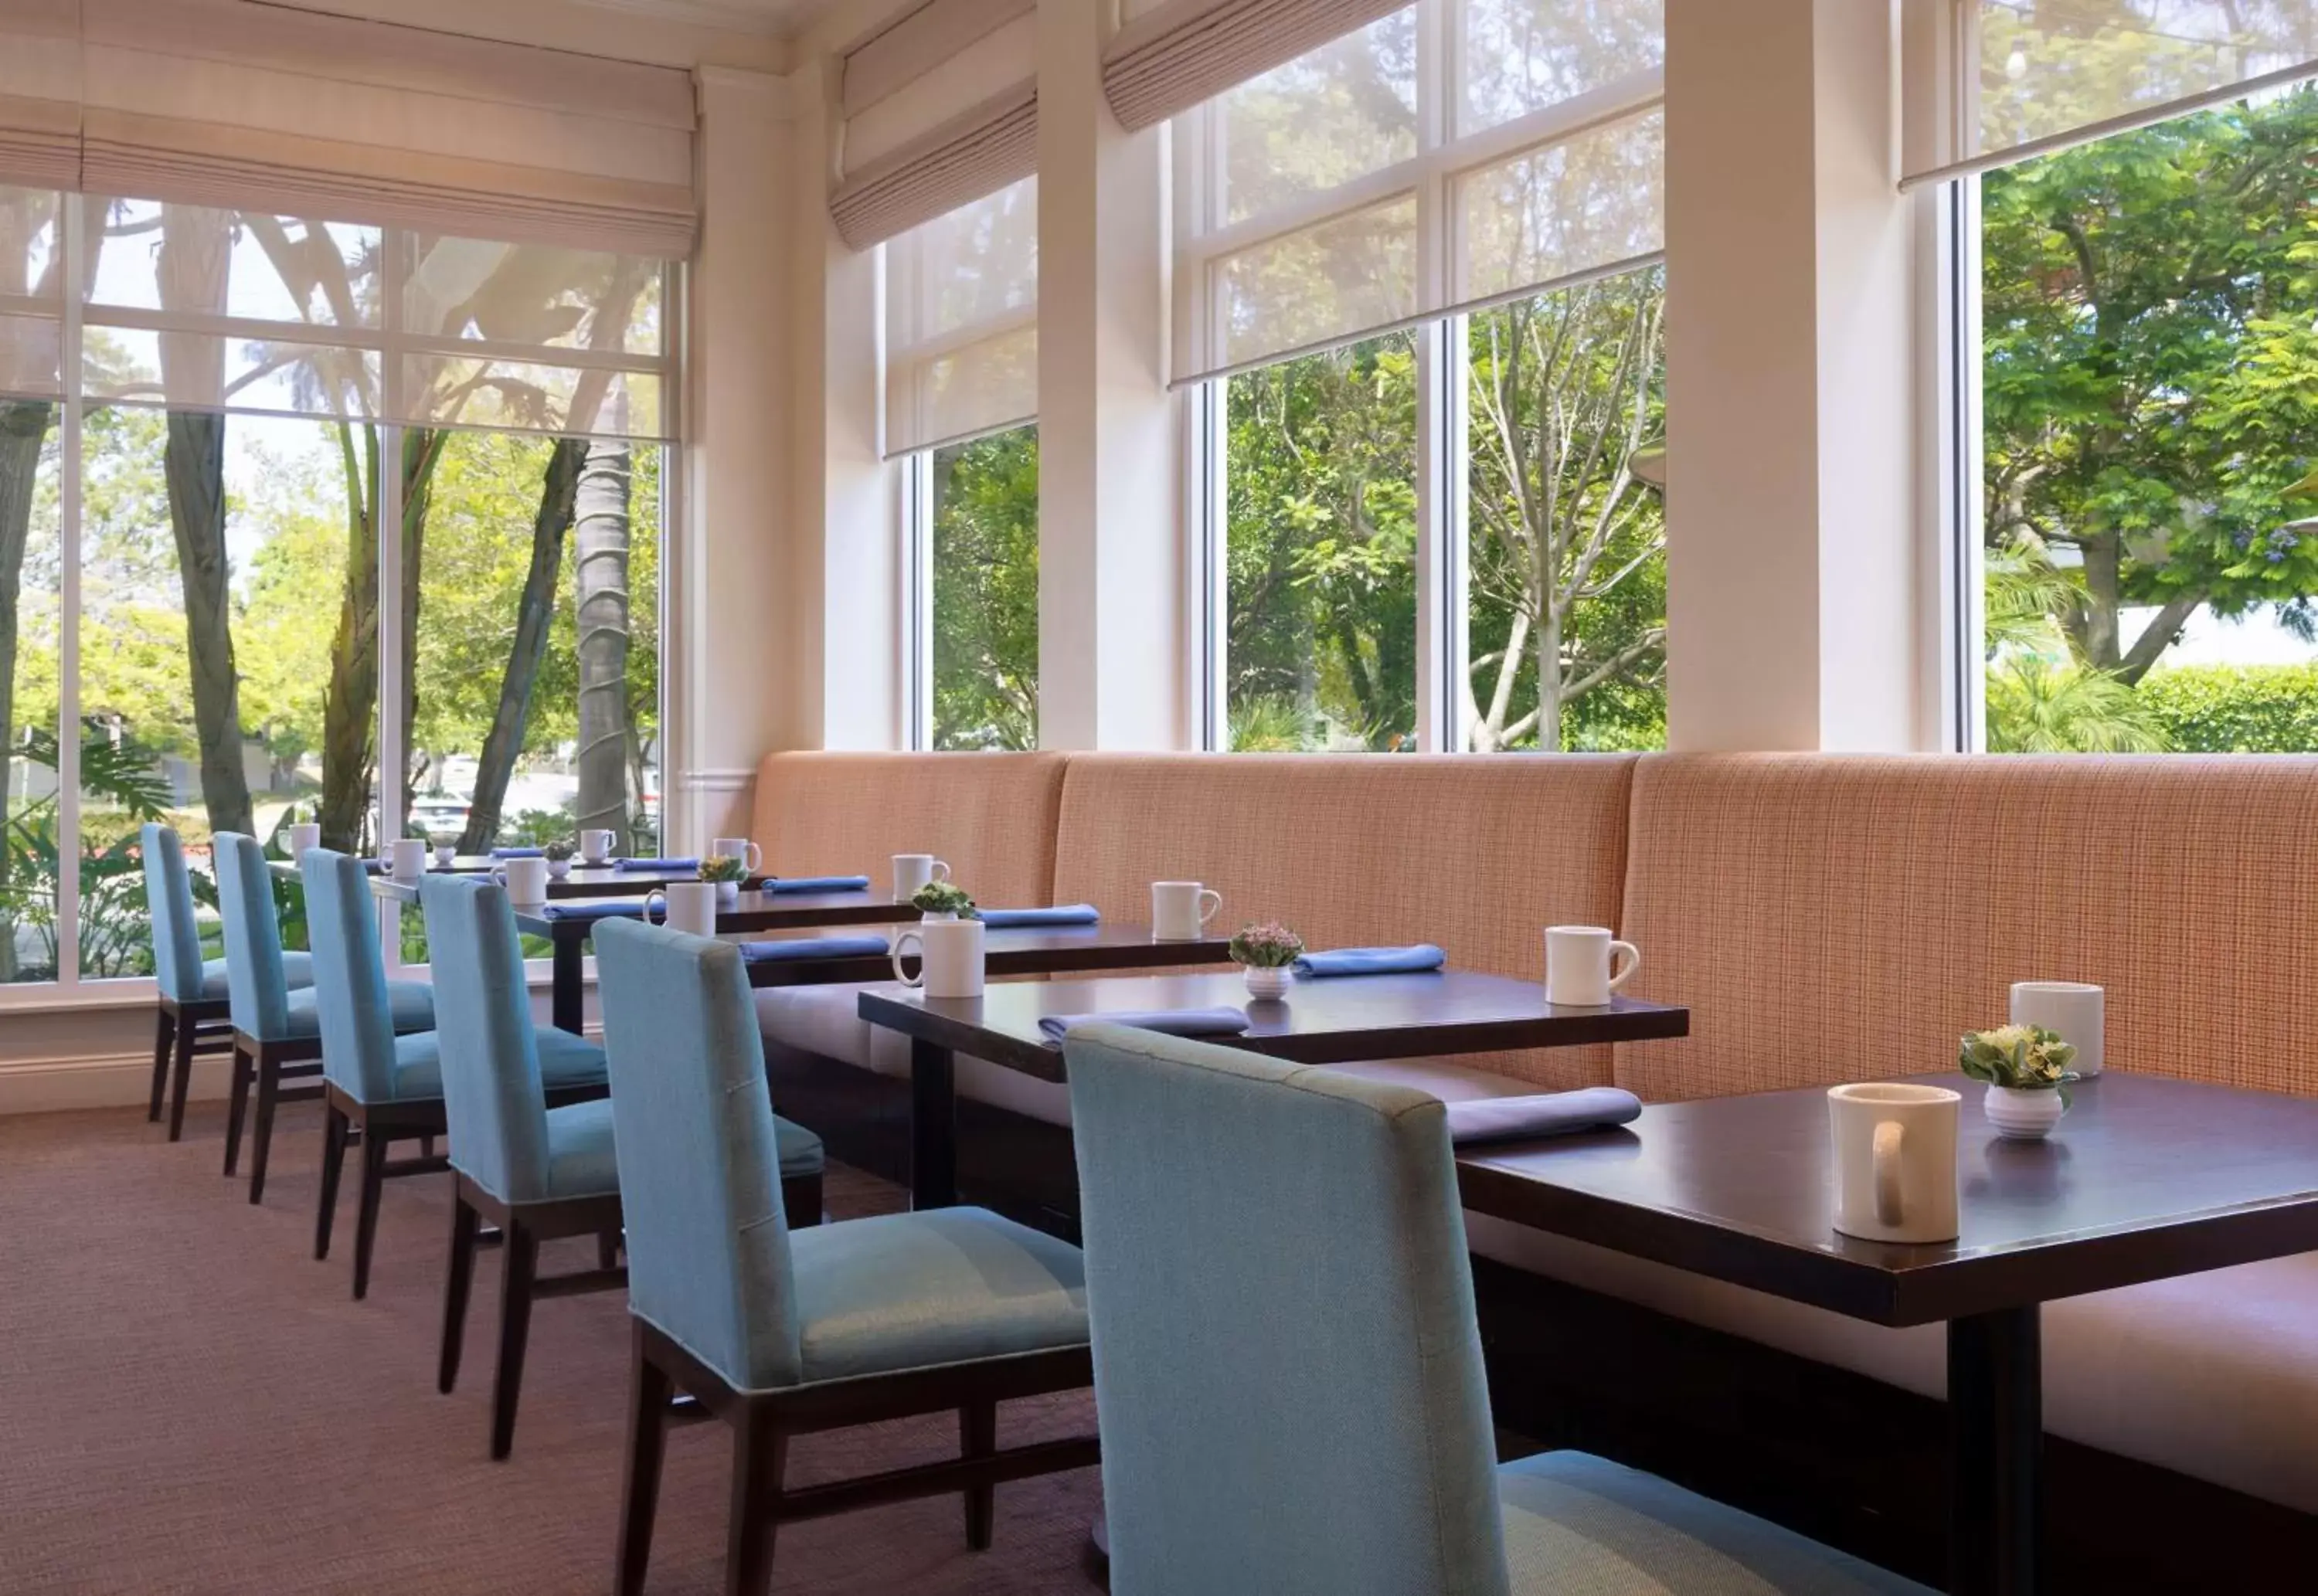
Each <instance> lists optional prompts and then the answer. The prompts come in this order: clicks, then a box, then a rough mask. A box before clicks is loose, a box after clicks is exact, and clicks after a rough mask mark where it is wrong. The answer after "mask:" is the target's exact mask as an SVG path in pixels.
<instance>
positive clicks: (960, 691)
mask: <svg viewBox="0 0 2318 1596" xmlns="http://www.w3.org/2000/svg"><path fill="white" fill-rule="evenodd" d="M922 459H923V461H924V471H925V472H926V475H927V478H928V486H927V495H928V504H929V506H930V512H931V513H930V516H929V517H928V535H929V547H928V549H927V551H926V553H927V579H926V588H927V591H928V593H929V595H930V623H931V638H930V643H931V649H930V652H931V659H930V669H931V680H930V693H931V696H930V706H929V707H930V714H931V721H930V725H929V726H928V727H927V730H926V735H925V737H924V738H923V740H922V744H923V746H924V747H927V748H931V749H1034V748H1036V747H1038V428H1037V427H1035V426H1020V427H1016V428H1014V429H1013V430H1012V431H1011V432H1002V433H994V434H992V435H990V436H987V437H982V438H976V439H974V440H973V441H971V442H969V443H964V444H948V445H946V446H945V447H942V448H939V449H934V450H930V451H928V453H926V454H925V455H924V456H923V457H922Z"/></svg>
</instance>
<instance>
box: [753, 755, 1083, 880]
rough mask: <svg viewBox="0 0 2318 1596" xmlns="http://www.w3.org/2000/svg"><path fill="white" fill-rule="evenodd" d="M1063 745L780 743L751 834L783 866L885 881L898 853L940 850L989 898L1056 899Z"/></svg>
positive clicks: (764, 772) (760, 791)
mask: <svg viewBox="0 0 2318 1596" xmlns="http://www.w3.org/2000/svg"><path fill="white" fill-rule="evenodd" d="M1064 760H1065V756H1063V755H1061V754H1047V753H1037V754H963V753H961V754H879V753H868V754H848V753H821V752H806V753H780V754H771V755H768V756H767V757H766V758H765V761H764V763H763V764H762V765H760V766H759V767H758V770H757V794H756V805H755V810H754V816H755V818H754V821H753V829H752V831H751V833H750V835H751V836H752V837H753V838H754V839H755V840H756V841H757V842H758V844H759V845H760V846H761V847H763V848H764V850H765V868H766V869H768V870H769V871H771V872H772V873H774V874H777V875H851V874H862V875H867V877H869V879H870V883H871V885H872V887H873V888H874V889H875V890H877V891H880V892H882V891H885V889H886V888H887V887H888V886H889V885H890V883H891V880H892V874H893V856H894V855H895V854H904V853H931V854H938V855H939V856H941V857H942V858H944V859H946V860H948V863H949V866H950V870H951V873H952V874H953V875H954V876H955V877H956V879H957V881H958V882H959V883H960V884H962V885H964V886H965V887H966V890H968V891H969V892H973V893H974V895H975V897H976V898H978V899H980V900H981V901H983V902H984V903H989V904H993V905H1006V906H1017V905H1020V906H1026V907H1027V906H1029V905H1032V904H1041V903H1046V902H1048V901H1050V893H1051V891H1052V888H1053V884H1054V878H1055V828H1056V811H1057V809H1058V808H1059V806H1060V804H1061V802H1062V795H1063V768H1064Z"/></svg>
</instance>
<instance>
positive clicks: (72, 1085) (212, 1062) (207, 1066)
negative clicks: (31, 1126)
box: [0, 1053, 231, 1116]
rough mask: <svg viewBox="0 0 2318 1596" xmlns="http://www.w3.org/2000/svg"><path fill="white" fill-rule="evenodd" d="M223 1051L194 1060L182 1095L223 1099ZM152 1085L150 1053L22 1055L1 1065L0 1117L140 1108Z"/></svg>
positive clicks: (191, 1098)
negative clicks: (213, 1055)
mask: <svg viewBox="0 0 2318 1596" xmlns="http://www.w3.org/2000/svg"><path fill="white" fill-rule="evenodd" d="M229 1063H231V1061H230V1060H229V1059H227V1058H225V1057H223V1056H222V1055H220V1056H215V1057H204V1058H197V1059H195V1060H194V1061H193V1079H192V1080H191V1081H189V1082H188V1083H187V1087H186V1091H185V1099H186V1101H188V1102H205V1101H215V1100H220V1099H222V1098H224V1097H225V1095H226V1089H227V1087H228V1086H229V1084H230V1080H229V1071H228V1066H229ZM152 1089H153V1055H152V1054H149V1053H143V1054H137V1053H114V1054H88V1055H85V1056H82V1057H60V1058H41V1059H22V1060H17V1061H15V1062H13V1063H8V1064H4V1065H0V1116H6V1115H12V1114H52V1113H57V1112H60V1111H62V1110H66V1109H73V1108H130V1107H143V1106H144V1105H145V1104H146V1103H147V1102H148V1100H149V1098H150V1094H151V1092H152Z"/></svg>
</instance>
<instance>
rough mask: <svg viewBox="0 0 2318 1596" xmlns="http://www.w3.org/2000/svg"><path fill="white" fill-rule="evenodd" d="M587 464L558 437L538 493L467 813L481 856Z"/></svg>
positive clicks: (472, 842)
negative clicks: (508, 644) (527, 565)
mask: <svg viewBox="0 0 2318 1596" xmlns="http://www.w3.org/2000/svg"><path fill="white" fill-rule="evenodd" d="M587 462H588V442H587V440H586V439H585V438H558V439H556V440H555V447H554V450H553V453H550V454H549V456H548V460H547V475H546V478H545V480H544V481H543V482H542V484H541V486H540V490H539V514H538V516H536V517H535V519H534V520H533V522H532V525H531V569H530V571H529V572H528V573H526V576H525V577H524V580H523V601H522V605H521V607H519V608H518V609H517V612H516V623H515V644H514V646H513V647H512V648H511V649H509V650H508V668H507V675H506V676H504V677H501V678H500V679H499V709H498V711H497V712H496V713H494V714H493V715H492V716H491V729H490V733H489V734H488V735H487V736H485V737H484V739H483V751H482V755H481V758H479V759H478V760H477V761H476V770H475V795H474V798H473V800H472V802H470V803H469V805H468V808H467V829H466V832H465V834H464V835H463V836H462V837H461V838H460V839H459V851H460V852H461V853H465V854H474V853H481V852H483V851H484V850H486V849H488V848H489V847H490V846H491V844H492V842H493V840H494V839H495V838H497V837H498V836H499V811H500V809H501V808H502V807H503V806H504V805H505V804H506V802H507V789H508V778H509V777H511V776H514V774H515V762H516V758H517V756H518V755H520V754H521V753H522V752H523V733H524V722H526V720H527V719H528V718H529V717H530V713H531V686H532V683H533V682H534V681H535V679H536V678H537V677H538V675H539V662H540V660H541V659H542V658H543V657H544V655H545V654H546V652H547V628H548V623H549V622H550V621H551V620H552V619H553V617H554V614H555V586H556V578H557V577H558V576H560V575H561V574H562V567H563V540H564V537H565V536H566V535H567V534H568V533H570V532H571V520H572V516H573V514H574V512H575V509H576V507H577V505H578V502H579V497H580V472H581V471H582V470H583V469H585V467H586V465H587Z"/></svg>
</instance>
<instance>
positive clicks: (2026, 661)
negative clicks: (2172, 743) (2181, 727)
mask: <svg viewBox="0 0 2318 1596" xmlns="http://www.w3.org/2000/svg"><path fill="white" fill-rule="evenodd" d="M2166 747H2167V744H2166V741H2165V734H2164V731H2163V729H2162V727H2161V725H2160V723H2159V722H2158V719H2157V717H2156V715H2155V714H2154V713H2152V712H2151V710H2150V709H2149V707H2148V706H2147V705H2146V704H2143V703H2142V701H2141V699H2140V698H2139V697H2138V696H2137V695H2135V694H2134V690H2133V689H2132V688H2131V687H2129V686H2125V684H2124V683H2123V682H2121V681H2119V680H2117V679H2116V677H2113V676H2110V675H2107V673H2106V672H2102V671H2098V670H2088V669H2086V668H2083V667H2081V666H2075V665H2055V664H2053V662H2052V661H2051V660H2049V659H2045V658H2044V657H2043V656H2042V655H2038V654H2026V653H2022V654H2013V655H2008V656H2007V657H2006V658H2005V659H2003V660H2002V661H2001V662H2000V663H1999V664H1998V665H1997V666H1995V667H1994V668H1991V669H1990V672H1989V676H1988V751H1989V752H1990V753H1991V754H2155V753H2162V752H2164V751H2165V749H2166Z"/></svg>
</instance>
